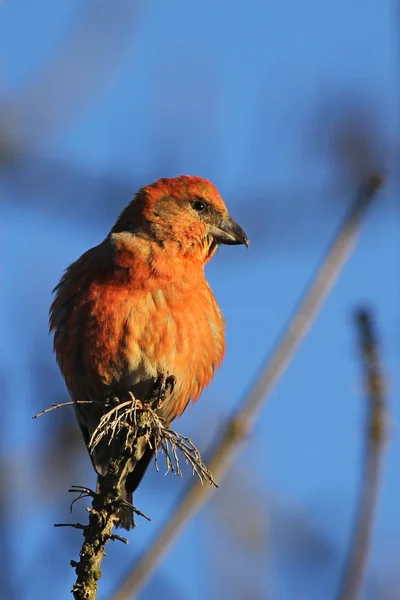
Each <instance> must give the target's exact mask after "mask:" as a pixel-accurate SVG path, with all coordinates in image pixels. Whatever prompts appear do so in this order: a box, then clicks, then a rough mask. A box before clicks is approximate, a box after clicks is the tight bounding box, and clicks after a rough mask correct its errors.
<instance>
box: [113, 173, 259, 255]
mask: <svg viewBox="0 0 400 600" xmlns="http://www.w3.org/2000/svg"><path fill="white" fill-rule="evenodd" d="M111 233H114V234H115V233H128V234H129V233H130V234H133V235H138V236H142V237H144V238H146V239H149V240H151V241H154V242H156V243H158V244H160V245H165V246H166V247H167V246H168V247H169V248H175V249H176V250H177V251H178V252H181V253H183V254H190V255H193V254H197V255H199V256H201V257H202V258H203V260H204V261H207V260H208V259H209V258H211V256H212V255H213V254H214V252H215V250H216V248H217V247H218V245H219V244H245V245H246V246H248V245H249V240H248V238H247V236H246V234H245V232H244V231H243V229H242V228H241V227H240V226H239V225H238V224H237V223H236V222H235V221H233V219H232V218H231V217H230V215H229V213H228V210H227V208H226V206H225V204H224V201H223V200H222V198H221V196H220V194H219V192H218V190H217V188H216V187H215V186H214V185H213V184H212V183H211V182H210V181H207V180H206V179H202V178H201V177H195V176H190V175H182V176H181V177H175V178H173V179H159V180H158V181H156V182H155V183H153V184H151V185H148V186H146V187H143V188H142V189H141V190H139V192H138V193H137V194H136V196H135V198H134V199H133V200H132V202H131V203H130V204H129V205H128V206H127V207H126V208H125V210H124V211H123V212H122V213H121V215H120V217H119V218H118V220H117V222H116V224H115V225H114V227H113V229H112V230H111Z"/></svg>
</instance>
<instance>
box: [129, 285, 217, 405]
mask: <svg viewBox="0 0 400 600" xmlns="http://www.w3.org/2000/svg"><path fill="white" fill-rule="evenodd" d="M121 349H122V352H123V353H124V354H125V360H126V368H127V370H128V372H129V373H130V374H131V375H133V376H134V377H136V379H137V380H140V379H142V378H144V377H146V376H149V375H150V376H152V377H156V376H157V374H159V373H163V374H166V375H174V376H175V378H176V388H175V392H174V406H171V407H170V409H171V410H173V411H174V412H176V413H178V414H180V413H181V412H182V411H183V410H184V408H185V406H186V405H187V403H188V401H189V400H190V399H193V400H196V399H197V398H198V396H199V395H200V393H201V391H202V389H203V388H204V387H205V386H206V385H208V384H209V383H210V381H211V379H212V377H213V374H214V371H215V369H216V368H218V367H219V365H220V363H221V361H222V358H223V355H224V351H225V340H224V318H223V316H222V313H221V311H220V309H219V307H218V305H217V303H216V300H215V299H214V296H213V294H212V292H211V290H210V288H209V286H208V284H207V283H206V282H205V281H204V282H201V281H199V282H197V285H193V284H192V285H190V284H189V283H187V282H186V281H185V280H182V281H179V282H174V283H171V284H170V285H167V286H165V287H163V288H161V287H155V288H154V289H153V290H152V291H151V292H148V293H146V294H144V295H142V296H141V297H136V298H132V299H131V301H130V302H129V307H127V319H126V323H125V325H124V336H123V339H122V344H121Z"/></svg>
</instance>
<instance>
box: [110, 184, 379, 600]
mask: <svg viewBox="0 0 400 600" xmlns="http://www.w3.org/2000/svg"><path fill="white" fill-rule="evenodd" d="M381 185H382V178H381V176H380V175H379V174H373V175H371V176H370V177H369V179H368V180H367V181H365V182H364V183H363V185H362V186H361V189H360V190H359V191H358V193H357V195H356V198H355V200H354V202H353V204H352V206H351V209H350V211H349V213H348V215H347V216H346V218H345V220H344V223H343V224H342V226H341V227H340V229H339V231H338V233H337V235H336V237H335V239H334V240H333V243H332V244H331V246H330V248H329V250H328V253H327V255H326V257H325V258H324V260H323V261H322V264H321V266H320V267H319V269H318V271H317V273H316V274H315V276H314V278H313V280H312V281H311V283H310V285H309V287H308V290H307V291H306V293H305V295H304V297H303V299H302V300H301V301H300V303H299V306H298V308H297V309H296V310H295V312H294V316H293V317H292V319H291V320H290V322H289V324H288V325H287V327H286V328H285V330H284V332H283V334H282V337H281V338H280V340H278V343H277V345H276V347H275V350H274V351H273V352H272V355H271V357H267V360H266V363H265V366H264V368H263V369H262V372H261V374H260V376H259V378H258V380H257V381H256V382H255V384H254V386H253V388H252V389H251V390H250V392H249V394H248V396H247V397H245V399H244V401H243V402H242V404H241V407H240V408H239V410H238V411H237V412H236V413H235V414H234V415H233V416H232V418H231V419H230V420H229V421H228V423H227V425H226V427H225V431H224V432H222V434H221V437H220V440H219V442H218V443H217V445H216V447H215V449H214V452H213V453H212V456H211V459H210V460H209V461H207V462H208V465H209V467H210V470H211V471H212V473H213V474H214V476H215V477H216V479H217V480H220V479H221V478H222V476H223V475H224V473H225V472H226V471H227V469H228V468H229V466H230V465H231V463H232V462H233V459H234V457H235V455H236V453H237V452H238V450H239V447H240V444H241V443H242V442H243V440H244V439H245V438H246V436H247V435H248V433H249V431H251V429H252V428H253V424H254V421H255V419H256V417H257V414H258V413H259V412H260V410H261V408H262V407H263V405H264V404H265V401H266V399H267V398H268V397H269V396H270V394H271V392H272V391H273V389H274V387H275V385H276V384H277V382H278V380H279V378H280V377H281V376H282V374H283V372H284V370H285V369H286V367H287V366H288V364H289V362H290V360H291V359H292V358H293V355H294V353H295V351H296V349H297V348H298V346H299V344H300V342H301V341H302V340H303V339H304V337H305V335H306V333H307V331H308V330H309V328H310V327H311V325H312V323H313V320H314V319H315V317H316V315H317V313H318V310H319V309H320V307H321V306H322V304H323V301H324V299H325V298H326V296H327V295H328V294H329V291H330V289H331V288H332V286H333V285H334V283H335V281H336V279H337V277H338V276H339V274H340V272H341V270H342V268H343V266H344V264H345V262H346V260H347V259H348V257H349V256H350V254H351V251H352V248H353V246H354V245H355V243H356V239H357V234H358V233H359V229H360V226H361V224H362V222H363V220H364V218H365V216H366V214H367V212H368V210H369V209H370V207H371V204H372V201H373V199H374V197H375V196H376V193H377V192H378V191H379V189H380V188H381ZM210 494H211V487H209V486H201V485H200V484H199V482H197V481H194V482H193V483H192V484H191V485H190V486H189V489H188V490H187V492H186V493H185V494H184V496H183V497H182V499H181V501H180V502H179V503H178V505H177V507H176V509H175V510H174V512H173V513H172V515H170V516H169V517H168V519H167V521H166V523H165V525H164V527H163V528H162V529H161V531H160V532H159V534H158V536H157V537H156V538H155V539H154V541H153V543H151V544H150V546H149V548H148V549H147V551H146V553H145V554H144V555H143V556H142V558H141V559H140V560H139V561H138V562H137V563H135V565H134V566H133V567H132V570H131V572H130V573H129V574H128V576H127V577H126V579H125V580H124V581H123V583H122V585H121V586H120V588H119V589H118V590H117V591H116V593H115V594H114V596H113V598H112V600H129V599H130V598H132V597H134V596H135V595H136V594H137V593H138V591H139V590H140V589H141V588H142V587H143V586H144V584H145V583H146V581H147V580H148V579H149V578H150V576H151V575H152V573H153V571H154V570H155V569H156V568H157V565H158V564H159V562H160V560H161V559H162V557H163V555H164V554H165V552H166V551H167V550H168V548H169V546H170V545H171V544H172V542H173V541H174V539H175V538H176V536H177V535H178V534H179V532H180V531H181V530H182V529H183V527H184V526H185V525H186V523H187V521H188V520H189V519H190V518H191V517H192V516H193V515H194V514H195V513H196V512H197V511H198V510H199V509H200V508H201V506H202V505H203V504H204V503H205V501H206V500H207V499H208V498H209V496H210Z"/></svg>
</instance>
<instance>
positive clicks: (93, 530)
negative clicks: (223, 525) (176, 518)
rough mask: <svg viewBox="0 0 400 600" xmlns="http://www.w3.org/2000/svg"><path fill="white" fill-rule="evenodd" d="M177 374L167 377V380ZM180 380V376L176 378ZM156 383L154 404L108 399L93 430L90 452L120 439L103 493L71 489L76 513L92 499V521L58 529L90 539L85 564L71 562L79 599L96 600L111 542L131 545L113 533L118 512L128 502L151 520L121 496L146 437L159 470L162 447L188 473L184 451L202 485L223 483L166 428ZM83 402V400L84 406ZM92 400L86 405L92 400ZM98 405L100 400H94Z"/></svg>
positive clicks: (171, 465)
mask: <svg viewBox="0 0 400 600" xmlns="http://www.w3.org/2000/svg"><path fill="white" fill-rule="evenodd" d="M168 379H169V380H171V377H169V378H166V381H168ZM173 379H175V378H173ZM159 385H160V384H159V383H156V389H155V392H153V394H154V395H153V394H152V395H151V398H150V399H149V401H148V402H140V401H139V400H137V399H136V398H135V397H134V396H133V395H132V394H129V400H127V401H125V402H120V401H119V399H118V398H112V399H109V400H108V402H103V406H106V407H108V408H109V410H108V411H107V412H106V413H105V414H104V415H103V417H102V418H101V419H100V422H99V425H98V426H97V428H96V429H95V431H94V432H93V434H92V437H91V439H90V441H89V444H88V449H89V452H90V453H93V451H94V450H95V448H96V447H97V446H98V444H100V443H101V442H106V443H108V444H109V445H110V444H112V443H113V442H117V445H116V448H118V452H117V451H116V452H115V454H117V456H115V457H114V458H113V459H112V460H111V461H110V463H109V464H108V466H107V473H106V475H104V476H101V477H100V476H99V478H98V489H97V492H94V491H92V490H90V489H89V488H84V487H80V486H73V487H72V488H71V489H70V490H69V491H70V492H78V493H79V496H78V498H76V499H75V500H74V501H73V502H72V504H71V511H72V507H73V505H74V503H75V502H76V500H79V499H80V498H85V497H86V498H87V497H91V498H92V506H91V508H90V509H88V512H89V524H88V525H82V524H81V523H58V524H56V525H55V526H56V527H72V528H73V529H79V530H81V531H82V532H83V537H84V542H83V544H82V548H81V551H80V554H79V556H80V560H79V562H76V561H71V566H72V567H74V568H75V571H76V575H77V579H76V583H75V585H74V587H73V589H72V593H73V595H74V598H75V600H95V598H96V595H97V589H98V581H99V579H100V578H101V569H100V567H101V563H102V560H103V557H104V556H105V552H104V547H105V545H106V543H107V542H109V541H110V540H113V541H114V540H120V541H122V542H124V543H126V544H127V543H128V542H127V540H126V539H125V538H122V537H121V536H118V535H116V534H113V533H112V529H113V527H114V525H115V524H116V523H118V517H117V513H118V510H119V509H120V508H121V507H122V506H126V507H127V508H128V509H130V510H132V512H133V514H137V515H139V516H142V517H144V518H146V519H148V520H150V519H149V517H147V516H146V515H144V514H143V513H142V512H140V511H139V510H137V509H136V508H135V507H134V506H132V505H131V504H129V502H127V501H125V500H121V498H120V489H121V485H123V480H124V479H125V477H126V467H127V463H128V462H129V461H130V460H131V458H132V455H133V454H134V453H135V448H136V445H137V444H138V443H139V441H145V442H146V443H147V444H148V445H149V446H150V447H151V448H152V449H153V450H154V452H155V454H156V468H157V470H158V462H157V454H158V452H159V451H160V450H161V451H162V452H164V454H165V458H166V463H167V473H168V472H169V471H171V472H172V473H175V474H177V475H180V476H182V471H181V468H180V462H179V455H178V451H179V452H181V453H182V455H183V457H184V459H185V461H186V462H187V463H188V464H190V465H191V467H192V470H193V473H195V474H196V475H197V476H198V477H199V479H200V481H201V483H203V482H204V481H207V482H208V483H209V484H210V485H211V484H212V485H214V486H217V484H216V483H215V481H214V479H213V476H212V474H211V472H210V471H209V469H207V467H206V466H205V464H204V463H203V461H202V459H201V456H200V452H199V451H198V450H197V448H196V446H195V445H194V444H193V442H192V441H191V440H190V439H189V438H187V437H184V436H182V435H180V434H179V433H177V432H175V431H172V430H170V429H168V428H166V427H165V426H164V424H163V421H162V419H161V418H160V417H159V416H158V414H157V413H156V412H155V410H154V408H153V405H154V403H155V402H157V405H159V403H160V402H163V401H164V400H165V398H166V395H167V393H168V392H167V391H166V388H165V386H164V387H162V389H160V387H159ZM79 403H80V402H77V404H79ZM90 403H91V401H86V402H85V404H90ZM93 403H96V402H93ZM71 404H75V402H64V403H62V404H53V405H52V406H51V407H50V408H48V409H46V410H44V411H42V412H41V413H39V414H38V415H35V417H33V418H37V417H39V416H41V415H43V414H46V413H48V412H50V411H52V410H55V409H57V408H63V407H65V406H70V405H71Z"/></svg>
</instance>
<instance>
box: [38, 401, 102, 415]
mask: <svg viewBox="0 0 400 600" xmlns="http://www.w3.org/2000/svg"><path fill="white" fill-rule="evenodd" d="M74 404H98V402H96V401H94V400H77V401H75V400H71V401H70V402H62V403H61V404H52V405H51V406H49V408H46V409H45V410H42V411H41V412H40V413H38V414H37V415H34V416H33V417H32V419H37V418H38V417H41V416H42V415H47V413H49V412H51V411H52V410H56V409H57V408H64V407H65V406H74Z"/></svg>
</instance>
